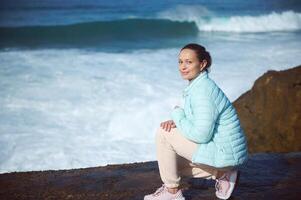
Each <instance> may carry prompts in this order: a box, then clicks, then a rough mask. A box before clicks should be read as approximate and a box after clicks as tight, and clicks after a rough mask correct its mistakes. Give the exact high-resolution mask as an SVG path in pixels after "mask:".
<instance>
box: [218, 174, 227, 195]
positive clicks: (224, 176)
mask: <svg viewBox="0 0 301 200" xmlns="http://www.w3.org/2000/svg"><path fill="white" fill-rule="evenodd" d="M222 181H227V182H228V181H230V179H229V177H228V176H227V174H225V175H223V176H222V177H221V178H219V179H216V182H215V189H216V191H217V192H221V191H222V186H221V182H222Z"/></svg>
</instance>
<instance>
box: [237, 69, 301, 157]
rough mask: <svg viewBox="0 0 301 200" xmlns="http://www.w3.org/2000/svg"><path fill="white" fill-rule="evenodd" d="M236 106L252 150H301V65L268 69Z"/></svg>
mask: <svg viewBox="0 0 301 200" xmlns="http://www.w3.org/2000/svg"><path fill="white" fill-rule="evenodd" d="M234 106H235V108H236V109H237V113H238V115H239V118H240V121H241V124H242V127H243V129H244V130H245V132H246V135H247V138H248V146H249V150H250V152H252V153H253V152H292V151H301V66H298V67H295V68H291V69H288V70H284V71H268V72H267V73H265V74H264V75H263V76H261V77H260V78H258V79H257V80H256V81H255V83H254V85H253V87H252V89H251V90H250V91H248V92H246V93H244V94H243V95H241V96H240V97H239V98H238V99H237V100H236V101H235V102H234Z"/></svg>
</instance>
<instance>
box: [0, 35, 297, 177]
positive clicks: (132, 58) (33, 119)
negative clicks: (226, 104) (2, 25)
mask: <svg viewBox="0 0 301 200" xmlns="http://www.w3.org/2000/svg"><path fill="white" fill-rule="evenodd" d="M239 37H245V39H244V38H238V39H237V38H236V39H234V40H231V41H226V40H223V42H216V43H210V42H209V43H208V45H206V47H207V48H208V49H209V51H210V52H211V54H212V57H213V66H212V70H211V72H210V76H211V77H212V78H213V79H214V80H215V81H216V82H217V83H218V85H219V86H220V87H221V88H222V89H223V90H224V92H225V93H226V95H227V96H228V97H229V98H230V100H231V101H234V100H235V99H236V98H237V97H238V96H239V95H240V94H241V93H243V92H245V91H246V90H248V89H249V88H250V87H251V86H252V84H253V82H254V80H255V79H256V78H257V77H258V76H260V75H262V74H263V73H264V72H265V71H266V70H268V69H277V70H279V69H285V68H288V67H292V66H295V65H297V64H300V62H301V60H300V59H299V60H298V58H299V57H298V56H299V55H300V53H301V50H300V48H299V46H300V45H301V44H300V42H298V41H296V40H295V39H292V40H290V39H289V37H287V36H284V37H280V36H278V37H275V38H274V39H270V40H267V38H269V37H267V38H264V37H263V38H260V37H259V38H257V39H254V40H252V42H243V43H241V41H247V40H246V38H247V37H248V36H239ZM250 40H251V39H250ZM201 41H203V38H202V39H201V40H200V42H201ZM263 41H264V42H263ZM299 41H300V40H299ZM237 52H239V53H237ZM177 54H178V49H162V50H136V51H133V52H128V53H104V52H97V51H86V50H11V51H2V52H0V146H1V148H0V173H4V172H10V171H30V170H46V169H70V168H79V167H91V166H99V165H106V164H109V163H110V164H112V163H128V162H136V161H147V160H155V159H156V157H155V144H154V134H155V131H156V129H157V128H158V125H159V123H160V122H161V121H163V120H167V119H169V118H170V111H171V108H172V107H173V106H174V105H175V104H181V99H180V97H181V91H182V89H183V88H184V87H185V86H186V84H187V83H186V82H185V81H183V80H182V79H181V78H180V76H179V74H178V70H177Z"/></svg>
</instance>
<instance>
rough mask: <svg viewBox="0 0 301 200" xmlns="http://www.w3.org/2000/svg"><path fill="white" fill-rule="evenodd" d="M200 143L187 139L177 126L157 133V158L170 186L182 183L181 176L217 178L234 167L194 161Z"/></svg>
mask: <svg viewBox="0 0 301 200" xmlns="http://www.w3.org/2000/svg"><path fill="white" fill-rule="evenodd" d="M198 145H201V144H197V143H195V142H193V141H191V140H188V139H186V138H185V137H184V136H183V135H182V134H181V133H180V132H179V130H178V129H177V128H172V129H171V131H170V132H167V131H165V130H164V129H163V128H161V127H160V128H159V129H158V131H157V134H156V148H157V152H156V153H157V159H158V165H159V171H160V176H161V180H162V181H163V183H164V184H165V185H166V186H167V187H169V188H174V187H178V186H179V185H180V180H181V177H196V178H206V179H211V178H212V179H216V177H218V175H220V173H224V171H227V170H230V169H231V168H232V167H226V168H218V169H217V168H214V167H211V166H208V165H203V164H196V163H192V162H191V160H192V155H193V153H194V152H195V151H196V150H197V147H198Z"/></svg>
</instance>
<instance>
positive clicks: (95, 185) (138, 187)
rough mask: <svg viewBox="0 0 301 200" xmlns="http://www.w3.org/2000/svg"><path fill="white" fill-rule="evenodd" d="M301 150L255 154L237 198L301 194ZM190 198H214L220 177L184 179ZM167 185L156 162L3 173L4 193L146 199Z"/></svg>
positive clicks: (26, 196)
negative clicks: (161, 178)
mask: <svg viewBox="0 0 301 200" xmlns="http://www.w3.org/2000/svg"><path fill="white" fill-rule="evenodd" d="M300 169H301V152H299V153H288V154H271V153H269V154H264V153H263V154H254V155H252V156H251V157H250V159H249V162H248V163H247V164H246V165H245V166H244V167H242V168H241V176H240V181H239V185H238V187H237V188H236V189H235V191H234V193H233V195H232V197H231V199H232V200H233V199H235V200H246V199H248V200H250V199H256V200H260V199H267V200H270V199H281V200H286V199H299V197H300V195H301V190H300V188H301V181H300V180H301V170H300ZM183 183H184V184H183V186H184V189H185V190H184V195H185V197H186V199H187V200H199V199H202V200H212V199H217V198H216V197H215V189H214V183H215V182H214V181H213V180H205V179H189V178H186V179H184V180H183ZM160 185H161V181H160V177H159V171H158V168H157V163H156V162H146V163H135V164H124V165H111V166H106V167H95V168H86V169H73V170H58V171H43V172H40V171H39V172H18V173H7V174H1V175H0V199H2V200H6V199H7V200H14V199H18V200H22V199H55V200H57V199H87V200H90V199H91V200H92V199H95V200H100V199H101V200H108V199H110V200H123V199H124V200H125V199H128V200H142V199H143V196H144V195H145V194H148V193H152V192H154V190H155V189H156V188H157V187H159V186H160Z"/></svg>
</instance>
